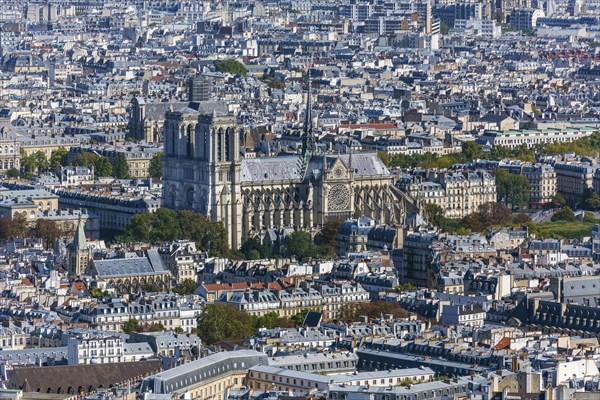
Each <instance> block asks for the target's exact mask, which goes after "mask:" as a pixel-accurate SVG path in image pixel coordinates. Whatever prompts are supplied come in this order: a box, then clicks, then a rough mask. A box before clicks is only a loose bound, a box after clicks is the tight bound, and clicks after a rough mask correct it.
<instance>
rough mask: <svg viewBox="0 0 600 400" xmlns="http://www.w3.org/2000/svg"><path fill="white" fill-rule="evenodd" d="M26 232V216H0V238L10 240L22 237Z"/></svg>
mask: <svg viewBox="0 0 600 400" xmlns="http://www.w3.org/2000/svg"><path fill="white" fill-rule="evenodd" d="M26 232H27V218H26V217H24V216H22V215H16V216H14V217H13V218H10V217H3V218H0V239H2V240H11V239H14V238H16V237H23V236H24V235H25V233H26Z"/></svg>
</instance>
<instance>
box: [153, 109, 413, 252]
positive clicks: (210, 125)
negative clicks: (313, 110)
mask: <svg viewBox="0 0 600 400" xmlns="http://www.w3.org/2000/svg"><path fill="white" fill-rule="evenodd" d="M196 107H198V108H199V109H200V107H201V105H200V104H199V103H190V106H188V107H184V108H182V109H179V110H176V111H172V110H170V111H168V112H167V113H166V120H165V123H164V143H165V154H164V161H163V163H164V164H163V182H164V184H163V205H164V206H165V207H168V208H172V209H191V210H195V211H198V212H201V213H203V214H205V215H207V216H208V217H209V218H210V219H211V220H213V221H221V222H222V223H223V224H224V226H225V228H226V230H227V232H228V234H229V245H230V246H231V247H232V248H235V249H237V248H239V247H240V245H241V244H242V243H243V242H244V241H245V240H247V239H249V238H251V237H256V238H258V239H259V240H262V239H264V237H265V235H266V234H267V233H268V231H269V230H277V229H280V228H283V227H292V228H294V229H303V230H308V231H318V230H319V229H320V228H321V227H322V226H323V224H324V223H325V222H327V221H328V220H332V219H346V218H350V217H355V218H357V217H360V216H363V215H364V216H367V217H371V218H374V219H376V220H378V221H379V222H381V223H395V222H400V221H399V220H398V219H399V218H400V217H401V216H402V215H403V214H404V213H403V209H402V203H401V202H400V201H398V199H397V198H396V196H395V193H394V190H393V187H392V177H391V174H390V172H389V171H388V169H387V168H386V167H385V166H384V165H383V163H382V162H381V160H380V159H379V157H378V156H377V155H376V154H365V153H361V154H342V155H339V154H338V155H334V154H325V153H320V154H318V153H317V152H316V150H315V149H316V147H315V146H309V147H311V152H310V153H309V152H307V150H306V149H304V150H303V154H302V155H297V154H288V155H282V156H277V157H259V158H243V157H242V155H241V151H240V142H241V138H242V136H243V131H242V130H241V129H240V128H239V127H238V125H237V121H236V118H235V117H234V116H231V115H222V114H219V113H218V112H216V111H209V112H205V110H201V111H199V110H198V109H196ZM308 123H310V122H308ZM307 134H310V135H312V130H310V129H305V133H304V135H305V136H306V135H307ZM304 139H305V140H304V143H307V140H306V139H307V138H306V137H305V138H304ZM312 140H313V138H312V137H311V138H310V140H309V141H308V142H311V141H312Z"/></svg>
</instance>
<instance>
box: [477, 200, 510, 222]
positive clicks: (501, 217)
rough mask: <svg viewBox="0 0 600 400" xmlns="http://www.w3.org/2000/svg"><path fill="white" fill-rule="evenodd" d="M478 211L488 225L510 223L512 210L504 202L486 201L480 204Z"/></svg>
mask: <svg viewBox="0 0 600 400" xmlns="http://www.w3.org/2000/svg"><path fill="white" fill-rule="evenodd" d="M477 212H478V213H479V214H480V215H481V218H482V220H483V221H484V224H485V225H486V226H487V227H490V226H494V225H507V224H509V223H510V220H511V217H512V212H511V211H510V209H509V208H508V207H506V206H505V205H504V204H500V203H491V202H490V203H484V204H482V205H480V206H479V208H478V209H477Z"/></svg>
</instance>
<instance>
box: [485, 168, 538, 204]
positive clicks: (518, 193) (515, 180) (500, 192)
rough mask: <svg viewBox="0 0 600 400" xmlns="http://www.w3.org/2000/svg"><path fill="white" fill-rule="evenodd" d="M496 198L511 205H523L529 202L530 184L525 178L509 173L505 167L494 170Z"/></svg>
mask: <svg viewBox="0 0 600 400" xmlns="http://www.w3.org/2000/svg"><path fill="white" fill-rule="evenodd" d="M494 177H495V178H496V194H497V196H498V200H499V201H502V202H504V203H505V204H507V205H511V206H513V207H524V206H525V205H527V203H528V202H529V197H530V195H531V186H530V184H529V181H528V180H527V178H525V177H524V176H521V175H517V174H511V173H510V172H508V171H507V170H505V169H501V168H498V169H496V170H495V171H494Z"/></svg>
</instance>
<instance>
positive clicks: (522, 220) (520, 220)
mask: <svg viewBox="0 0 600 400" xmlns="http://www.w3.org/2000/svg"><path fill="white" fill-rule="evenodd" d="M530 222H531V217H530V216H529V215H527V214H522V213H521V214H514V215H513V216H512V223H513V224H520V225H523V224H528V223H530Z"/></svg>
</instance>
